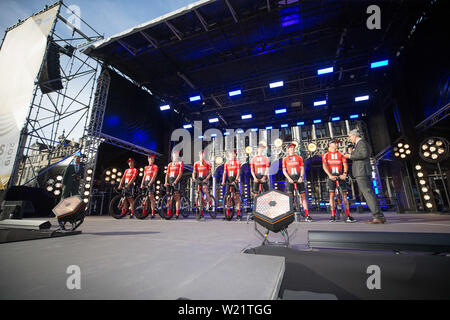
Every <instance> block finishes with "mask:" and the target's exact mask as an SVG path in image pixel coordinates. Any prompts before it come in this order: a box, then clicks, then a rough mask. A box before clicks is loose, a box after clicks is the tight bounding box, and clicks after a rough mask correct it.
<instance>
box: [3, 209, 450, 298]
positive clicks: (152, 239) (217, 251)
mask: <svg viewBox="0 0 450 320" xmlns="http://www.w3.org/2000/svg"><path fill="white" fill-rule="evenodd" d="M312 217H313V219H314V221H313V222H309V223H307V222H304V221H303V220H302V221H301V222H298V223H293V224H292V225H291V226H290V227H289V230H290V233H293V232H294V230H295V229H297V232H296V234H295V236H294V237H292V238H291V248H294V249H298V250H308V248H307V231H308V230H351V231H386V232H389V231H395V232H439V233H450V215H438V214H395V213H387V214H386V217H387V220H388V223H387V224H384V225H366V224H364V223H363V221H365V220H368V219H370V214H355V215H354V217H355V218H356V219H358V222H356V223H353V224H347V223H344V222H336V223H330V222H328V218H329V216H328V215H326V214H314V213H312ZM40 220H42V218H40ZM50 221H51V223H52V225H53V226H56V225H57V223H56V219H50ZM79 229H80V230H82V234H80V235H74V236H67V237H62V238H51V239H41V240H31V241H21V242H13V243H4V244H0V270H2V272H1V275H0V283H2V286H1V291H0V299H178V298H189V299H263V300H265V299H273V298H277V295H278V290H279V288H280V285H281V281H282V279H283V275H284V271H285V258H284V257H281V256H270V255H251V254H244V253H242V251H243V250H245V249H248V248H253V247H258V246H259V245H260V244H261V240H260V239H259V238H257V236H256V234H255V231H254V223H253V222H250V223H248V224H247V223H246V221H241V222H236V221H231V222H227V221H223V220H221V219H219V218H218V219H209V218H208V217H207V218H206V220H204V221H196V220H194V219H192V218H190V219H183V218H180V219H179V220H169V221H167V220H161V219H160V218H159V217H158V218H157V219H154V220H150V219H147V220H130V219H122V220H115V219H113V218H111V217H108V216H100V217H96V216H88V217H86V219H85V221H84V223H83V224H82V225H81V227H80V228H79ZM272 239H273V240H281V238H279V237H278V235H274V237H273V238H272ZM71 265H75V266H79V267H80V272H81V277H80V279H81V282H80V283H81V289H80V290H69V289H67V286H66V282H67V279H68V278H69V277H70V274H68V273H67V268H68V267H69V266H71Z"/></svg>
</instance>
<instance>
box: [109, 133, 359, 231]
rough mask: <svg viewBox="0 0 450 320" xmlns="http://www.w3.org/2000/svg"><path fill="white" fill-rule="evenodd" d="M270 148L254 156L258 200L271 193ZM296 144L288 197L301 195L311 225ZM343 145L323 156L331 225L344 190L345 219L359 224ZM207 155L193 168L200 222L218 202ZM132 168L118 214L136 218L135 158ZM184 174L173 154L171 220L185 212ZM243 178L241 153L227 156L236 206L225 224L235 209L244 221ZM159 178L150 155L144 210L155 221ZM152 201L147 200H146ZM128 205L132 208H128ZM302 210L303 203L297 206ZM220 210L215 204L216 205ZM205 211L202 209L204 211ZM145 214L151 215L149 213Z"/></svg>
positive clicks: (289, 163) (261, 147) (227, 178)
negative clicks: (352, 209) (349, 196)
mask: <svg viewBox="0 0 450 320" xmlns="http://www.w3.org/2000/svg"><path fill="white" fill-rule="evenodd" d="M266 147H267V146H266V144H265V143H264V142H261V143H259V144H258V149H257V152H258V153H257V155H256V156H255V157H253V158H252V159H251V161H250V168H251V175H252V177H253V195H254V196H256V195H258V194H259V193H262V192H266V191H268V190H269V179H268V175H269V168H270V161H269V158H268V157H267V156H265V155H264V153H265V149H266ZM296 148H297V145H296V144H295V143H291V144H290V145H289V146H288V155H287V156H286V157H285V158H284V159H283V162H282V163H283V165H282V169H283V174H284V176H285V178H286V181H285V182H286V192H287V193H290V194H292V193H293V192H294V191H295V192H297V193H299V195H300V199H301V204H302V207H303V211H304V217H305V221H307V222H310V221H312V218H311V216H310V215H309V212H308V203H307V201H306V196H305V181H304V179H303V177H304V174H305V168H304V164H303V159H302V157H301V156H299V155H297V154H296V153H295V151H296ZM337 148H338V142H337V141H334V140H331V141H330V142H329V147H328V152H326V153H324V154H323V156H322V167H323V170H324V171H325V173H326V174H327V175H328V181H327V187H328V191H329V196H330V197H329V199H330V200H329V202H330V203H329V205H330V209H331V219H330V222H334V221H336V220H337V218H336V205H335V192H336V191H338V192H339V190H340V192H341V193H342V194H341V199H342V202H343V204H344V207H345V213H346V218H345V222H355V221H356V220H355V219H354V218H353V217H352V216H351V215H350V210H349V203H348V199H347V177H348V164H347V159H346V158H345V157H344V155H343V154H342V153H341V152H339V151H338V150H337ZM204 156H205V153H204V151H200V152H199V161H197V162H196V163H195V164H194V167H193V171H192V179H193V180H194V181H195V183H196V189H197V193H198V194H199V195H202V196H201V197H198V199H201V200H202V201H197V203H196V206H197V209H198V213H199V214H198V215H197V219H198V220H201V219H204V213H203V208H204V207H207V206H208V205H209V207H211V202H212V201H215V199H213V197H212V196H211V195H210V193H209V181H210V178H211V175H212V173H211V165H210V163H209V162H208V161H206V160H205V159H204ZM127 163H128V166H129V169H127V170H126V171H125V173H124V174H123V176H122V179H121V181H120V184H119V187H118V190H121V191H122V195H123V199H124V200H123V203H121V206H120V207H119V209H120V210H121V211H122V212H121V214H122V215H125V214H126V213H127V212H129V213H130V218H134V216H135V208H134V206H135V201H134V197H133V185H134V182H135V180H136V178H137V176H138V170H137V169H136V168H135V163H134V160H133V159H132V158H129V159H128V161H127ZM182 173H183V162H182V161H180V160H179V154H178V152H173V153H172V162H170V163H169V165H168V166H167V173H166V175H165V181H164V187H165V188H166V192H167V194H170V195H173V200H174V205H173V206H172V205H170V206H169V207H165V208H164V210H165V211H166V212H165V217H166V218H169V219H170V218H171V217H172V216H174V217H175V218H176V219H178V217H179V215H180V207H181V196H180V191H181V183H180V180H181V177H182ZM240 173H241V163H240V162H239V161H238V160H236V150H233V151H230V152H229V153H228V161H227V162H226V163H225V164H224V170H223V175H222V181H221V182H222V186H225V187H226V195H225V199H230V200H231V201H232V204H233V205H232V206H231V205H228V201H226V203H225V204H226V210H224V214H225V217H224V219H226V220H231V218H232V217H233V215H234V210H236V220H238V221H239V220H242V215H241V208H240V204H241V199H240V193H239V178H240ZM157 174H158V166H157V165H156V164H155V156H154V155H149V156H148V166H146V167H145V169H144V176H143V178H142V182H141V185H140V188H141V189H143V190H146V193H145V199H144V202H145V203H148V202H150V207H149V208H148V205H146V207H144V208H143V209H142V210H144V213H143V215H144V216H147V214H149V213H150V210H149V209H151V218H152V219H153V218H154V217H155V211H156V201H155V193H156V184H155V180H156V176H157ZM147 197H148V199H147ZM128 204H129V206H128ZM298 205H299V204H298ZM214 206H215V204H214ZM199 207H201V208H199ZM145 210H149V211H148V212H145Z"/></svg>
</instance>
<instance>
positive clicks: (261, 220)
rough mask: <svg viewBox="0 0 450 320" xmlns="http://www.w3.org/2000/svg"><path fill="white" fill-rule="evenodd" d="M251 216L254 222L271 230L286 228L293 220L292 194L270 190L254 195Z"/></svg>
mask: <svg viewBox="0 0 450 320" xmlns="http://www.w3.org/2000/svg"><path fill="white" fill-rule="evenodd" d="M253 217H254V219H255V222H256V223H258V224H260V225H261V226H263V227H265V228H267V229H268V230H270V231H272V232H279V231H281V230H284V229H286V228H287V227H288V226H289V224H291V223H292V222H293V221H294V207H293V197H292V195H291V194H287V193H284V192H281V191H278V190H272V191H268V192H264V193H263V194H261V195H258V196H256V197H255V205H254V207H253Z"/></svg>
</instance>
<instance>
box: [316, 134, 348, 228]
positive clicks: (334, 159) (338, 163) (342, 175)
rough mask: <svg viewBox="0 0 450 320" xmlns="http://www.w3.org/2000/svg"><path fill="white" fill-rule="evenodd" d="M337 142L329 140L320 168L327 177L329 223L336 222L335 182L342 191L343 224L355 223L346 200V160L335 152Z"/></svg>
mask: <svg viewBox="0 0 450 320" xmlns="http://www.w3.org/2000/svg"><path fill="white" fill-rule="evenodd" d="M337 146H338V145H337V142H336V141H334V140H331V141H330V143H329V146H328V152H327V153H324V154H323V156H322V167H323V170H324V171H325V173H326V174H327V175H328V181H327V186H328V192H329V194H330V209H331V219H330V221H331V222H335V221H336V209H335V201H334V195H335V190H336V180H338V181H339V186H340V187H341V190H342V201H343V202H344V206H345V213H346V215H347V218H346V219H345V222H355V221H356V220H355V219H354V218H353V217H351V216H350V209H349V205H348V199H347V176H348V164H347V159H346V158H345V157H344V155H343V154H342V153H340V152H339V151H338V150H337Z"/></svg>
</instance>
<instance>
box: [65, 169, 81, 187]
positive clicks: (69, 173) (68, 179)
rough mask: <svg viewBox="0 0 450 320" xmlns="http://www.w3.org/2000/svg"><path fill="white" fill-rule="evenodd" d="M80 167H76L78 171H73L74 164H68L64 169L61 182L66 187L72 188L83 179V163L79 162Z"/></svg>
mask: <svg viewBox="0 0 450 320" xmlns="http://www.w3.org/2000/svg"><path fill="white" fill-rule="evenodd" d="M79 166H80V168H79V169H78V173H77V172H75V164H73V163H72V164H69V165H68V166H67V168H66V170H65V171H64V175H63V180H62V183H63V185H64V186H65V187H66V188H69V189H72V188H74V187H75V188H78V186H79V185H80V181H81V180H82V179H83V175H84V164H83V163H80V164H79ZM76 175H79V176H80V180H76V177H75V176H76Z"/></svg>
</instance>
